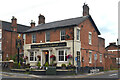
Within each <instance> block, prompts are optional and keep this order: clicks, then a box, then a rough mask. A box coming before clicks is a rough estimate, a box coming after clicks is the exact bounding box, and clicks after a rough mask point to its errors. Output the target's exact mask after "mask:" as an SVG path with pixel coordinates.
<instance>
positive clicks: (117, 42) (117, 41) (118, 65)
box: [117, 39, 119, 70]
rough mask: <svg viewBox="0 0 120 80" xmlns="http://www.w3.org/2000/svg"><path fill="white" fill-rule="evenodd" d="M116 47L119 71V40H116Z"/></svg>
mask: <svg viewBox="0 0 120 80" xmlns="http://www.w3.org/2000/svg"><path fill="white" fill-rule="evenodd" d="M117 45H118V70H119V39H117Z"/></svg>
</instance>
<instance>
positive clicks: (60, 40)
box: [60, 29, 66, 41]
mask: <svg viewBox="0 0 120 80" xmlns="http://www.w3.org/2000/svg"><path fill="white" fill-rule="evenodd" d="M62 31H65V29H62V30H60V41H64V40H61V39H62V38H61V37H62V36H64V37H66V31H65V35H61V34H62Z"/></svg>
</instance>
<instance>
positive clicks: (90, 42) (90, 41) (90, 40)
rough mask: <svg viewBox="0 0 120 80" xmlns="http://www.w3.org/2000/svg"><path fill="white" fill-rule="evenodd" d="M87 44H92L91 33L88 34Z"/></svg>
mask: <svg viewBox="0 0 120 80" xmlns="http://www.w3.org/2000/svg"><path fill="white" fill-rule="evenodd" d="M89 44H92V33H91V32H89Z"/></svg>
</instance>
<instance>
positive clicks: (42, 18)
mask: <svg viewBox="0 0 120 80" xmlns="http://www.w3.org/2000/svg"><path fill="white" fill-rule="evenodd" d="M38 24H45V17H44V16H43V15H41V14H40V15H39V16H38Z"/></svg>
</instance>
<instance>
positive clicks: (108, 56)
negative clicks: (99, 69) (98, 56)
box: [105, 42, 120, 69]
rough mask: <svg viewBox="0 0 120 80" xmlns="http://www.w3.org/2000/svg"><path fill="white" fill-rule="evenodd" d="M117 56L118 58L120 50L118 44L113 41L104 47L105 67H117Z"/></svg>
mask: <svg viewBox="0 0 120 80" xmlns="http://www.w3.org/2000/svg"><path fill="white" fill-rule="evenodd" d="M118 57H119V60H120V51H118V45H116V43H115V42H113V43H110V44H109V45H108V46H107V47H106V53H105V69H114V68H118V65H119V66H120V64H118Z"/></svg>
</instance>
